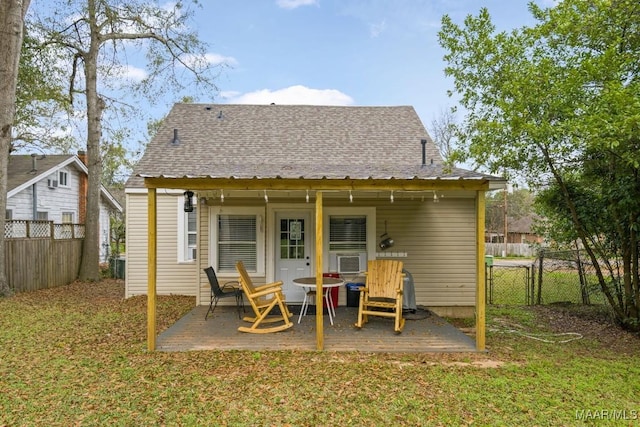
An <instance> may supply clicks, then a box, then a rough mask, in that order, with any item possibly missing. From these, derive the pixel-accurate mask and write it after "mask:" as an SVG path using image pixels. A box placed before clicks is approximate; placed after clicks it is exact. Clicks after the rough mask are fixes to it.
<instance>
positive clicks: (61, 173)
mask: <svg viewBox="0 0 640 427" xmlns="http://www.w3.org/2000/svg"><path fill="white" fill-rule="evenodd" d="M62 177H64V184H63V183H62ZM58 186H60V187H69V172H67V171H58Z"/></svg>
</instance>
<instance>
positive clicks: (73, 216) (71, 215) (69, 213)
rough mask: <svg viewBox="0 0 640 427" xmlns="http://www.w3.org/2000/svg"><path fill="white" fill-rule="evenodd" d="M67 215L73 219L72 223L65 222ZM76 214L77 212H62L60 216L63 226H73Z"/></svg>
mask: <svg viewBox="0 0 640 427" xmlns="http://www.w3.org/2000/svg"><path fill="white" fill-rule="evenodd" d="M65 215H66V216H69V217H71V220H70V221H65V218H64V217H65ZM75 217H76V214H75V212H62V213H61V214H60V223H61V224H73V223H74V221H75Z"/></svg>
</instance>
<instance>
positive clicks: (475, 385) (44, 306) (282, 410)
mask: <svg viewBox="0 0 640 427" xmlns="http://www.w3.org/2000/svg"><path fill="white" fill-rule="evenodd" d="M122 294H123V287H122V284H121V283H119V282H117V281H104V282H101V283H97V284H95V283H94V284H82V283H75V284H72V285H70V286H67V287H64V288H58V289H51V290H43V291H37V292H33V293H29V294H21V295H17V296H15V297H12V298H10V299H4V300H0V389H1V390H2V392H1V393H0V425H12V426H14V425H47V426H69V425H85V426H93V425H96V426H97V425H100V426H101V425H105V424H108V425H122V426H131V425H135V426H155V425H181V426H200V425H216V426H217V425H229V426H246V425H276V426H279V425H291V426H317V425H340V426H347V425H356V426H380V425H388V426H391V425H394V426H395V425H407V426H416V425H444V426H449V425H470V424H475V425H492V426H494V425H495V426H500V425H521V426H528V425H540V426H544V425H549V426H557V425H575V424H581V422H580V421H579V420H577V419H576V413H577V412H579V411H591V412H582V413H583V414H587V415H589V414H591V415H593V414H596V415H597V414H600V413H599V412H598V413H594V412H593V411H598V410H600V411H602V410H619V411H627V412H626V415H627V416H628V417H629V416H632V415H633V414H634V412H632V411H638V410H640V407H639V401H638V397H637V396H640V383H638V381H637V379H638V378H639V377H640V355H638V353H637V352H630V353H624V352H619V351H614V350H612V349H609V348H606V347H604V346H603V345H601V344H600V343H599V342H597V341H590V340H587V339H582V340H576V341H572V342H569V343H566V344H551V343H544V342H541V341H535V340H531V339H529V338H526V337H524V336H522V335H519V334H514V333H510V332H508V331H509V330H510V329H512V328H514V327H516V328H519V330H523V331H527V332H528V333H531V334H541V333H546V332H548V331H547V330H546V329H545V325H544V324H542V323H541V322H540V321H538V319H537V318H536V315H535V313H534V312H532V311H529V310H528V309H526V308H519V307H509V308H505V307H500V308H489V309H488V319H487V326H488V334H487V346H488V349H489V351H488V352H487V353H482V354H475V353H473V354H366V353H329V352H288V351H279V352H256V351H230V352H218V351H200V352H184V353H161V352H153V353H149V352H147V351H146V350H145V348H146V342H145V340H146V307H145V302H146V298H144V297H136V298H131V299H128V300H122V299H121V298H120V296H121V295H122ZM193 303H194V301H193V299H192V298H189V297H179V296H170V297H159V301H158V323H159V328H160V329H162V328H165V327H167V326H168V325H170V324H171V323H172V322H174V321H175V320H176V319H178V318H179V317H180V316H181V315H182V314H184V313H186V312H187V311H188V310H190V309H191V307H192V306H193ZM635 345H636V346H635V349H638V348H640V346H639V345H637V343H636V344H635ZM490 362H491V363H493V365H491V366H494V365H495V366H496V367H481V366H482V365H481V364H482V363H485V364H487V363H490ZM591 422H592V423H597V422H598V420H597V419H594V420H592V421H591ZM634 422H637V421H634V420H627V421H625V422H621V423H619V424H620V425H628V424H630V423H634ZM616 424H617V422H615V421H614V422H611V423H608V425H616Z"/></svg>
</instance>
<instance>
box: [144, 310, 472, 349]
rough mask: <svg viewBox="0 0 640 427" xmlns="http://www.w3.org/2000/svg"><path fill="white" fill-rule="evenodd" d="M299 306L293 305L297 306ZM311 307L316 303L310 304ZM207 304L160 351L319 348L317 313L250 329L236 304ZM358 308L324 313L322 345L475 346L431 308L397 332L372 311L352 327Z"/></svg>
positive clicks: (173, 330) (165, 337) (162, 338)
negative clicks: (331, 317)
mask: <svg viewBox="0 0 640 427" xmlns="http://www.w3.org/2000/svg"><path fill="white" fill-rule="evenodd" d="M293 308H294V311H295V306H294V307H293ZM312 308H313V307H312ZM207 309H208V307H207V306H198V307H195V308H194V309H193V310H191V311H190V312H189V313H187V314H186V315H185V316H184V317H182V318H181V319H180V320H179V321H178V322H176V323H175V324H174V325H172V326H171V327H170V328H169V329H167V330H165V331H163V332H162V333H160V334H159V336H158V338H157V348H156V349H157V350H158V351H169V352H170V351H193V350H220V351H224V350H249V351H282V350H290V351H315V350H317V346H316V344H317V342H316V327H315V326H316V316H315V315H307V316H303V317H302V320H301V322H300V323H298V316H297V315H295V316H294V318H293V319H292V320H293V322H294V326H293V327H292V328H290V329H288V330H286V331H283V332H278V333H275V334H247V333H243V332H239V331H238V326H239V325H240V324H241V323H244V322H243V321H242V320H240V319H238V314H237V311H236V308H235V306H233V307H232V306H219V307H217V308H216V310H215V312H214V315H213V316H211V315H210V316H209V319H208V320H205V318H204V317H205V313H206V312H207ZM357 312H358V309H357V308H356V307H345V306H340V307H338V308H337V309H336V318H335V321H334V324H333V325H330V324H329V321H328V317H327V316H326V315H324V316H323V317H324V324H325V325H324V328H323V329H324V350H325V351H333V352H346V351H359V352H365V353H376V352H384V353H386V352H396V353H429V352H434V353H437V352H475V351H477V348H476V343H475V341H474V339H473V337H471V336H468V335H466V334H465V333H463V332H462V331H461V330H459V329H457V328H455V327H454V326H453V325H451V324H450V323H448V322H447V321H446V320H445V319H443V318H441V317H439V316H437V315H435V314H433V313H431V312H428V311H422V310H418V312H417V313H416V314H415V315H411V314H407V315H406V316H405V317H406V319H407V320H406V323H405V327H404V330H403V332H402V333H401V334H395V333H394V332H393V319H385V318H381V317H371V318H370V319H369V322H368V323H367V324H366V325H365V327H363V328H362V329H357V328H355V327H354V323H355V321H356V317H357Z"/></svg>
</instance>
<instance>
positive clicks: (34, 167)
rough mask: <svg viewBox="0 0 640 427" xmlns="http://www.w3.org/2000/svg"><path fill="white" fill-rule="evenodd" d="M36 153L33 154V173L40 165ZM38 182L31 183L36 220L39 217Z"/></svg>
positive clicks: (32, 214)
mask: <svg viewBox="0 0 640 427" xmlns="http://www.w3.org/2000/svg"><path fill="white" fill-rule="evenodd" d="M36 156H37V155H36V154H32V155H31V173H32V174H34V175H35V174H36V173H37V172H38V165H37V162H38V161H37V159H36ZM36 184H37V183H35V182H34V183H33V185H31V218H32V219H33V220H34V221H35V220H36V219H38V187H36Z"/></svg>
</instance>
